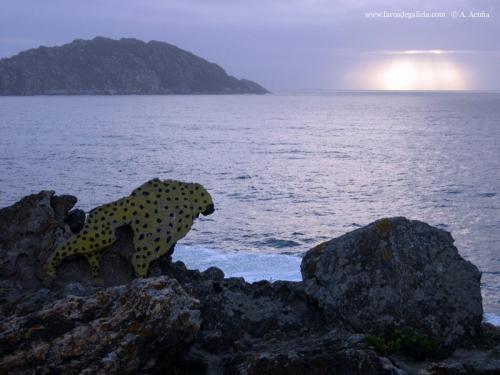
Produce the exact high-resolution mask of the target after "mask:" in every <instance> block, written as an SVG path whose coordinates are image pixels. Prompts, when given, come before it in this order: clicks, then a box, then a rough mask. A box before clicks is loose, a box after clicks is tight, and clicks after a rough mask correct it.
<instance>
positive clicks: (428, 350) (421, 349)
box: [365, 328, 438, 360]
mask: <svg viewBox="0 0 500 375" xmlns="http://www.w3.org/2000/svg"><path fill="white" fill-rule="evenodd" d="M365 342H366V343H367V344H368V345H370V346H373V347H374V348H375V350H376V351H377V352H378V353H380V354H381V355H388V354H393V353H399V352H401V353H404V354H406V355H408V356H409V357H412V358H415V359H420V360H421V359H425V358H432V357H435V356H436V354H437V349H438V345H437V343H436V342H435V341H434V340H432V339H430V338H429V337H427V336H425V335H422V334H420V333H418V332H415V331H413V330H412V329H411V328H405V329H402V330H395V331H394V332H393V333H392V334H391V335H389V336H386V337H381V336H375V335H367V336H366V337H365Z"/></svg>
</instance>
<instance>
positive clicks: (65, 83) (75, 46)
mask: <svg viewBox="0 0 500 375" xmlns="http://www.w3.org/2000/svg"><path fill="white" fill-rule="evenodd" d="M265 93H268V91H267V90H266V89H265V88H263V87H262V86H260V85H258V84H257V83H255V82H252V81H249V80H246V79H241V80H238V79H237V78H235V77H233V76H230V75H228V74H227V73H226V72H225V71H224V69H223V68H221V67H220V66H219V65H217V64H214V63H210V62H208V61H206V60H204V59H202V58H200V57H198V56H195V55H193V54H192V53H190V52H187V51H184V50H182V49H180V48H178V47H176V46H173V45H171V44H168V43H163V42H156V41H151V42H148V43H145V42H142V41H140V40H137V39H120V40H113V39H108V38H103V37H97V38H94V39H92V40H75V41H73V42H71V43H69V44H65V45H63V46H60V47H39V48H36V49H30V50H27V51H24V52H21V53H19V54H18V55H15V56H13V57H11V58H5V59H1V60H0V95H82V94H107V95H109V94H265Z"/></svg>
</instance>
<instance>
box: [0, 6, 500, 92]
mask: <svg viewBox="0 0 500 375" xmlns="http://www.w3.org/2000/svg"><path fill="white" fill-rule="evenodd" d="M95 36H105V37H110V38H121V37H134V38H137V39H141V40H145V41H149V40H160V41H165V42H168V43H171V44H175V45H177V46H178V47H180V48H183V49H186V50H188V51H190V52H193V53H195V54H197V55H199V56H201V57H203V58H205V59H207V60H209V61H212V62H215V63H217V64H219V65H221V66H222V67H223V68H224V69H225V70H226V71H227V72H228V73H229V74H232V75H234V76H236V77H238V78H247V79H251V80H254V81H256V82H258V83H260V84H262V85H263V86H265V87H266V88H268V89H270V90H272V91H275V92H276V91H316V90H358V89H361V90H371V89H374V90H384V89H388V90H407V89H408V90H494V91H498V90H500V1H498V0H474V1H470V0H433V1H426V0H400V1H396V0H376V1H374V0H352V1H348V0H135V1H132V0H85V1H82V0H43V1H42V0H0V58H2V57H9V56H12V55H14V54H16V53H18V52H20V51H23V50H26V49H29V48H34V47H38V46H40V45H45V46H54V45H61V44H64V43H68V42H70V41H72V40H74V39H91V38H94V37H95Z"/></svg>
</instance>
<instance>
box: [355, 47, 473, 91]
mask: <svg viewBox="0 0 500 375" xmlns="http://www.w3.org/2000/svg"><path fill="white" fill-rule="evenodd" d="M394 54H395V53H394ZM351 77H355V81H357V82H358V85H359V86H360V87H361V88H362V89H367V88H368V89H371V90H394V91H400V90H401V91H404V90H444V91H447V90H467V89H469V88H470V87H469V84H468V82H467V79H466V73H465V70H464V69H463V68H462V67H460V66H459V65H458V64H457V63H455V62H454V61H453V60H452V59H451V58H450V56H449V54H447V53H446V51H442V50H406V51H400V52H399V54H395V56H391V57H387V56H385V57H384V58H383V59H382V60H381V61H380V60H379V62H377V63H375V62H372V63H371V64H370V65H366V64H364V66H358V68H357V69H356V73H355V74H354V75H353V76H351Z"/></svg>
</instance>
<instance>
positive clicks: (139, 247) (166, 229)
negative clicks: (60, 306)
mask: <svg viewBox="0 0 500 375" xmlns="http://www.w3.org/2000/svg"><path fill="white" fill-rule="evenodd" d="M213 212H214V205H213V201H212V197H211V196H210V194H209V193H208V192H207V191H206V190H205V189H204V188H203V187H202V186H201V185H200V184H197V183H185V182H180V181H174V180H164V181H161V180H159V179H157V178H155V179H153V180H150V181H148V182H146V183H145V184H143V185H142V186H140V187H138V188H137V189H135V190H134V191H133V192H132V194H130V195H129V196H128V197H124V198H121V199H119V200H117V201H114V202H111V203H108V204H105V205H102V206H100V207H97V208H95V209H93V210H92V211H90V213H89V215H88V217H87V219H86V221H85V225H84V227H83V228H82V230H81V231H80V232H79V233H78V234H76V235H73V236H72V237H71V238H69V239H68V240H67V241H66V242H64V243H62V244H60V245H59V246H58V247H57V248H56V250H55V251H54V253H53V254H52V255H51V256H50V258H49V260H48V262H47V266H46V271H47V274H48V275H49V276H52V277H54V276H55V274H56V269H57V267H58V266H59V264H60V263H61V262H62V260H63V259H64V258H66V257H69V256H73V255H83V256H85V257H86V258H87V260H88V262H89V263H90V266H91V269H92V276H93V277H94V279H97V278H98V274H99V261H100V257H101V255H102V253H103V252H104V250H105V249H106V248H108V247H109V246H110V245H112V244H113V243H114V242H115V241H116V237H115V230H116V229H117V228H118V227H121V226H123V225H130V227H131V228H132V230H133V232H134V247H135V250H136V251H135V253H134V255H133V258H132V265H133V267H134V271H135V273H136V275H137V276H139V277H146V276H147V274H148V269H149V264H150V263H151V262H152V261H153V260H155V259H157V258H159V257H160V256H162V255H164V254H165V253H167V251H168V250H169V249H170V248H171V247H172V246H173V245H175V243H176V242H177V241H178V240H179V239H181V238H182V237H184V236H185V235H186V234H187V233H188V232H189V230H190V229H191V226H192V225H193V221H194V219H195V218H197V217H198V216H199V214H200V213H201V214H202V215H204V216H206V215H210V214H212V213H213Z"/></svg>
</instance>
